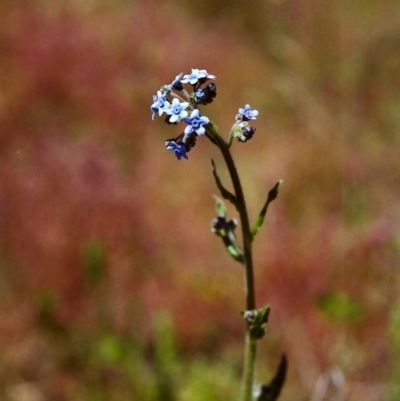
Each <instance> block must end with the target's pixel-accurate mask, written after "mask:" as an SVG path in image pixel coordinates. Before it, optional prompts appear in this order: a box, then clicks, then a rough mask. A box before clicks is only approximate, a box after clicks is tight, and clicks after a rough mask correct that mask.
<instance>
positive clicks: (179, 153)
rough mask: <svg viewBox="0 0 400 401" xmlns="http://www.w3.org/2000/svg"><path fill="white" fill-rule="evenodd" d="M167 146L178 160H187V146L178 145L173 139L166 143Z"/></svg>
mask: <svg viewBox="0 0 400 401" xmlns="http://www.w3.org/2000/svg"><path fill="white" fill-rule="evenodd" d="M165 146H166V148H167V149H168V150H172V151H173V152H174V153H175V156H176V158H177V159H178V160H181V158H182V157H184V158H185V159H187V158H188V157H187V154H186V147H185V145H182V144H179V143H176V142H175V141H174V140H173V139H172V140H171V139H170V140H168V141H166V142H165Z"/></svg>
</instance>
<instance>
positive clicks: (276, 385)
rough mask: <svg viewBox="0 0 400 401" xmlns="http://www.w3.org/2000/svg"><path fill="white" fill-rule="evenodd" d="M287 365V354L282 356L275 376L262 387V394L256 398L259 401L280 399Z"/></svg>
mask: <svg viewBox="0 0 400 401" xmlns="http://www.w3.org/2000/svg"><path fill="white" fill-rule="evenodd" d="M287 364H288V362H287V357H286V355H285V354H282V355H281V361H280V363H279V366H278V369H277V370H276V373H275V376H274V377H273V379H272V380H271V381H270V382H269V383H268V384H263V385H262V386H261V388H260V393H259V394H258V396H257V398H256V400H257V401H276V400H277V399H278V397H279V395H280V393H281V390H282V387H283V385H284V383H285V379H286V371H287Z"/></svg>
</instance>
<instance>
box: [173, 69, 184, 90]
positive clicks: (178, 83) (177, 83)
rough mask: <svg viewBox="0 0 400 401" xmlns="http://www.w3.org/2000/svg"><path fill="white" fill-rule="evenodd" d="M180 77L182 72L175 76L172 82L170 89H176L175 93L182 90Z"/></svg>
mask: <svg viewBox="0 0 400 401" xmlns="http://www.w3.org/2000/svg"><path fill="white" fill-rule="evenodd" d="M182 76H183V72H181V73H180V74H179V75H177V76H176V77H175V79H174V80H173V81H172V84H171V87H172V88H174V89H176V90H177V91H181V90H182V89H183V84H182V82H181V79H182Z"/></svg>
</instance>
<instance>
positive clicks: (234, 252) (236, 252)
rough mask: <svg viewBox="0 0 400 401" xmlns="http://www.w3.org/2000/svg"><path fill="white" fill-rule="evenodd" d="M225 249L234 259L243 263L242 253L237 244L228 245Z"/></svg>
mask: <svg viewBox="0 0 400 401" xmlns="http://www.w3.org/2000/svg"><path fill="white" fill-rule="evenodd" d="M226 250H227V251H228V253H229V254H230V255H231V256H232V257H233V259H235V260H236V261H237V262H240V263H243V253H242V250H241V249H240V248H239V247H238V245H237V244H234V245H228V246H227V247H226Z"/></svg>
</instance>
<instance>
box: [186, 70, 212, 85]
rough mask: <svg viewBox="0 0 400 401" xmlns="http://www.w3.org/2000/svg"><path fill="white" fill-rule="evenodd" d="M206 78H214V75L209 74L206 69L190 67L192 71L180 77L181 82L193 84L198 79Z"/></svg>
mask: <svg viewBox="0 0 400 401" xmlns="http://www.w3.org/2000/svg"><path fill="white" fill-rule="evenodd" d="M207 79H215V76H214V75H210V74H209V73H208V72H207V71H206V70H199V69H193V68H192V73H191V74H188V75H185V76H184V77H183V79H181V82H182V83H183V84H187V83H189V84H190V85H195V84H196V83H197V82H198V81H199V80H203V81H204V80H207Z"/></svg>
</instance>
